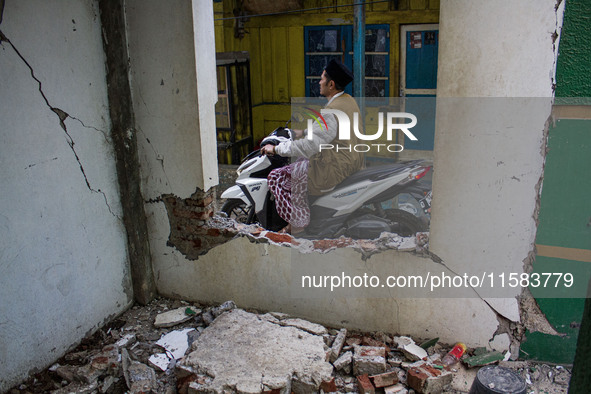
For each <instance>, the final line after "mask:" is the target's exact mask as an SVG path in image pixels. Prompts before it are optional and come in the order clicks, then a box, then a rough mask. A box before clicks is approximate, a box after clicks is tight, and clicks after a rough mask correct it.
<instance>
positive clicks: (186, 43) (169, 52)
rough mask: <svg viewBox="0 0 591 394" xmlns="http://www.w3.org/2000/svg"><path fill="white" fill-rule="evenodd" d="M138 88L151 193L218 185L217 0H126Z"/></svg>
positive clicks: (145, 182)
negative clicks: (216, 127) (215, 30)
mask: <svg viewBox="0 0 591 394" xmlns="http://www.w3.org/2000/svg"><path fill="white" fill-rule="evenodd" d="M125 12H126V21H127V26H128V42H129V56H130V67H131V90H132V96H133V103H134V112H135V120H136V128H137V137H138V146H139V154H140V164H141V174H142V192H143V195H144V197H145V198H146V199H153V198H157V197H159V196H161V195H163V194H174V195H176V196H178V197H181V198H187V197H189V196H191V195H192V194H193V193H194V192H195V190H196V188H200V189H202V190H207V189H209V188H210V187H211V186H214V185H217V183H218V173H217V145H216V130H215V113H214V105H215V102H216V100H217V82H216V74H215V46H214V37H213V3H212V2H210V1H195V2H191V1H190V0H174V1H166V2H163V1H158V0H149V1H145V0H130V1H127V2H126V10H125Z"/></svg>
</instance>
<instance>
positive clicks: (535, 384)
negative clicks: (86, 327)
mask: <svg viewBox="0 0 591 394" xmlns="http://www.w3.org/2000/svg"><path fill="white" fill-rule="evenodd" d="M195 305H196V306H192V305H191V304H189V303H188V302H184V301H175V300H167V299H158V300H156V301H154V302H152V303H151V304H149V305H147V306H142V307H139V306H134V307H132V308H131V309H129V310H128V311H127V312H125V313H124V314H123V315H121V316H119V317H117V318H116V319H115V320H113V321H112V322H110V323H108V324H107V325H106V326H105V327H103V328H101V329H99V330H98V331H97V332H96V333H94V334H93V335H91V336H89V337H88V338H86V339H84V340H83V341H82V343H81V344H80V345H79V346H78V347H77V348H76V349H74V350H73V351H72V352H70V353H68V354H66V355H65V356H64V357H62V358H61V359H59V360H57V361H56V362H55V363H54V364H53V365H52V366H51V367H50V368H49V369H47V370H46V371H43V372H42V373H39V374H36V375H35V376H34V377H31V378H30V379H29V380H27V381H26V382H23V383H22V384H20V385H18V386H16V387H15V388H13V389H12V390H9V391H8V393H10V394H31V393H38V392H39V393H53V394H69V393H76V394H78V393H93V394H94V393H101V394H102V393H108V394H116V393H125V392H130V393H139V392H151V393H166V394H174V393H204V392H209V393H216V392H224V393H236V392H239V393H240V392H241V393H262V392H264V393H291V392H294V393H313V392H315V393H318V392H324V393H333V392H336V393H373V392H378V393H382V392H383V393H390V394H393V393H396V394H410V393H413V394H414V393H417V394H420V393H421V392H423V393H442V394H459V393H466V392H468V391H469V390H470V387H471V386H472V383H473V381H474V378H475V376H476V373H477V372H478V370H479V368H478V367H476V368H468V367H467V366H466V365H465V364H463V362H461V363H458V364H456V365H455V366H454V368H453V369H452V370H451V371H445V370H443V368H442V366H441V356H442V355H445V354H446V353H447V351H448V350H449V347H448V346H447V347H446V345H442V344H440V343H437V344H435V345H434V346H430V347H429V349H428V354H429V357H428V358H425V359H424V360H423V359H422V358H423V357H421V359H420V360H419V361H413V360H416V359H417V358H419V357H420V356H424V355H423V354H417V352H416V351H412V352H411V351H409V350H408V347H409V345H412V344H415V342H414V340H413V339H412V338H409V337H400V336H399V337H395V338H392V336H391V335H389V334H385V333H382V332H379V333H371V334H369V333H365V334H363V333H355V332H350V331H347V330H346V329H344V328H343V329H341V328H334V327H331V328H326V327H324V326H321V325H318V324H315V323H311V322H308V321H306V320H303V319H297V318H296V317H294V316H289V315H287V314H285V313H280V312H269V313H264V314H256V313H249V312H245V311H243V310H241V309H237V308H236V305H235V303H233V302H226V303H224V304H222V305H219V306H200V305H198V304H195ZM187 308H191V310H192V311H195V312H197V310H202V311H203V312H202V313H201V314H199V313H195V314H191V313H189V314H187V313H186V312H184V313H185V315H187V316H189V315H190V316H189V320H187V321H185V322H183V323H179V324H178V325H176V326H175V327H174V328H170V327H155V325H154V322H155V319H156V317H157V316H158V315H161V314H162V313H163V312H167V311H168V312H170V311H174V310H182V311H186V310H187ZM216 316H217V318H216ZM458 339H460V340H461V338H458ZM501 339H502V338H501ZM497 342H498V341H497ZM411 348H412V346H411ZM404 350H406V353H405V352H404ZM480 351H482V352H483V353H479V352H480ZM487 351H490V347H489V348H488V350H487V349H481V350H480V349H479V350H478V351H476V350H475V349H469V350H468V352H467V356H466V357H465V359H467V358H468V357H473V356H476V355H478V354H485V353H486V352H487ZM462 361H464V360H462ZM497 362H498V364H499V366H502V367H505V368H509V369H511V370H513V371H515V372H516V373H518V374H519V375H520V376H521V377H522V378H523V379H524V380H527V382H529V386H528V390H527V392H528V393H530V392H547V393H566V392H567V390H568V382H569V380H570V369H569V368H565V367H561V366H549V365H545V364H539V363H533V362H529V361H527V362H526V361H497Z"/></svg>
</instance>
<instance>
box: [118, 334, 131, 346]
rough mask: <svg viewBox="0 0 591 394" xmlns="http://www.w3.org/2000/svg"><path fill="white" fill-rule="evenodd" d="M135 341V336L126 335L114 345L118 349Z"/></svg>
mask: <svg viewBox="0 0 591 394" xmlns="http://www.w3.org/2000/svg"><path fill="white" fill-rule="evenodd" d="M135 341H136V337H135V334H126V335H124V336H123V337H122V338H121V339H119V340H118V341H117V342H116V343H115V345H117V346H118V347H120V348H123V347H127V346H129V345H130V344H133V343H134V342H135Z"/></svg>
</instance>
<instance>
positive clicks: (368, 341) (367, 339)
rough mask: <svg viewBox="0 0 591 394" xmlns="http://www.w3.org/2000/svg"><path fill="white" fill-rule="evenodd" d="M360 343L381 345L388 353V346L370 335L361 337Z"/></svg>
mask: <svg viewBox="0 0 591 394" xmlns="http://www.w3.org/2000/svg"><path fill="white" fill-rule="evenodd" d="M361 344H362V345H363V346H374V347H383V348H385V349H386V353H390V348H389V347H388V346H386V344H385V343H384V342H380V341H377V340H375V339H373V338H370V337H363V339H362V340H361Z"/></svg>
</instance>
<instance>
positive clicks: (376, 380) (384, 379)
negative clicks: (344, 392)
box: [369, 371, 398, 388]
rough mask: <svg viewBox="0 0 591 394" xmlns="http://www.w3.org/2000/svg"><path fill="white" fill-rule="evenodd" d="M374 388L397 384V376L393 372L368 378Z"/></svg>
mask: <svg viewBox="0 0 591 394" xmlns="http://www.w3.org/2000/svg"><path fill="white" fill-rule="evenodd" d="M369 378H370V379H371V381H372V382H373V385H374V386H375V387H376V388H379V387H386V386H392V385H394V384H396V383H398V374H397V373H396V372H395V371H390V372H386V373H381V374H379V375H373V376H370V377H369Z"/></svg>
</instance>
